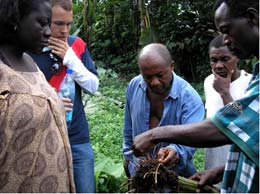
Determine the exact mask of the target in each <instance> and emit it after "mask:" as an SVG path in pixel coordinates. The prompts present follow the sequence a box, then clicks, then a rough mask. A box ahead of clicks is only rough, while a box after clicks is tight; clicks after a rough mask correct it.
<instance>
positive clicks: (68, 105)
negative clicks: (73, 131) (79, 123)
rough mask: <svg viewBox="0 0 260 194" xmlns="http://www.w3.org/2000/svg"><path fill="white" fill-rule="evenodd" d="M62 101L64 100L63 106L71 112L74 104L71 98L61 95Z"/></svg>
mask: <svg viewBox="0 0 260 194" xmlns="http://www.w3.org/2000/svg"><path fill="white" fill-rule="evenodd" d="M61 101H62V102H63V106H64V108H65V111H66V112H71V111H72V109H73V104H72V103H71V100H70V99H69V98H63V97H61Z"/></svg>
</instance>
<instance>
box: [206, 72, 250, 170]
mask: <svg viewBox="0 0 260 194" xmlns="http://www.w3.org/2000/svg"><path fill="white" fill-rule="evenodd" d="M251 78H252V74H249V73H247V72H245V71H244V70H241V71H240V77H239V78H238V79H236V80H234V81H233V82H231V83H230V94H231V96H232V98H233V100H237V99H239V98H241V96H242V95H243V93H244V92H245V90H246V88H247V86H248V84H249V82H250V80H251ZM213 80H214V75H213V74H211V75H209V76H208V77H207V78H206V79H205V81H204V93H205V99H206V104H205V108H206V112H207V114H206V115H207V118H209V117H212V116H213V115H214V114H215V113H216V112H217V111H218V110H219V109H220V108H222V107H223V106H224V103H223V101H222V98H221V96H220V95H219V93H218V92H217V91H216V90H215V89H214V88H213ZM229 148H230V145H225V146H221V147H216V148H206V149H205V169H210V168H214V167H217V166H221V165H225V163H226V159H227V154H228V151H229Z"/></svg>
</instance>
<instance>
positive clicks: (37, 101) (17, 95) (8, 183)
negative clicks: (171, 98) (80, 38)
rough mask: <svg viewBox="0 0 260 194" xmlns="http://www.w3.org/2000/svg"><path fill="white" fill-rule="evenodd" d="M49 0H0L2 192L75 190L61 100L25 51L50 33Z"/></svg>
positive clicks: (40, 44) (40, 45)
mask: <svg viewBox="0 0 260 194" xmlns="http://www.w3.org/2000/svg"><path fill="white" fill-rule="evenodd" d="M50 20H51V6H50V2H49V0H0V83H1V84H0V192H1V193H2V192H8V193H16V192H30V193H34V192H37V193H38V192H44V193H50V192H51V193H54V192H66V193H69V192H75V188H74V180H73V175H72V159H71V151H70V145H69V141H68V137H67V134H66V121H65V111H64V108H63V104H62V102H61V101H60V99H59V97H58V96H57V94H56V92H55V91H54V89H52V88H51V87H50V86H49V84H48V82H47V81H46V80H45V78H44V76H43V74H42V73H41V71H39V69H38V67H37V65H36V64H35V63H34V61H33V60H32V59H31V58H30V57H29V56H28V55H27V54H25V51H30V52H39V51H41V50H42V48H43V47H44V46H47V44H48V38H49V37H50V34H51V31H50V22H51V21H50Z"/></svg>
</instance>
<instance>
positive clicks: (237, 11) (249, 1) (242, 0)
mask: <svg viewBox="0 0 260 194" xmlns="http://www.w3.org/2000/svg"><path fill="white" fill-rule="evenodd" d="M222 3H226V4H227V6H228V7H229V8H230V13H231V16H233V17H240V16H243V15H244V14H246V11H247V9H248V8H249V7H253V8H255V9H256V10H257V11H258V12H259V0H216V1H215V4H214V8H213V9H214V11H216V10H217V9H218V7H219V6H220V5H221V4H222Z"/></svg>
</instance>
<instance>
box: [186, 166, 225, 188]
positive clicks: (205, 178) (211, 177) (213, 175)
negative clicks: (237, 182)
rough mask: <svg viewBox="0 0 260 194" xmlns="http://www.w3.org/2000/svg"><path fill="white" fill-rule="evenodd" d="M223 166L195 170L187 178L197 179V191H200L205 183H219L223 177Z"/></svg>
mask: <svg viewBox="0 0 260 194" xmlns="http://www.w3.org/2000/svg"><path fill="white" fill-rule="evenodd" d="M223 173H224V166H221V167H216V168H213V169H209V170H204V171H201V172H197V173H195V174H194V175H192V176H191V177H190V178H189V179H192V180H195V181H199V183H198V188H197V189H196V192H197V193H200V192H201V190H202V188H203V187H204V186H206V185H213V184H217V183H219V182H220V181H221V180H222V178H223Z"/></svg>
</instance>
